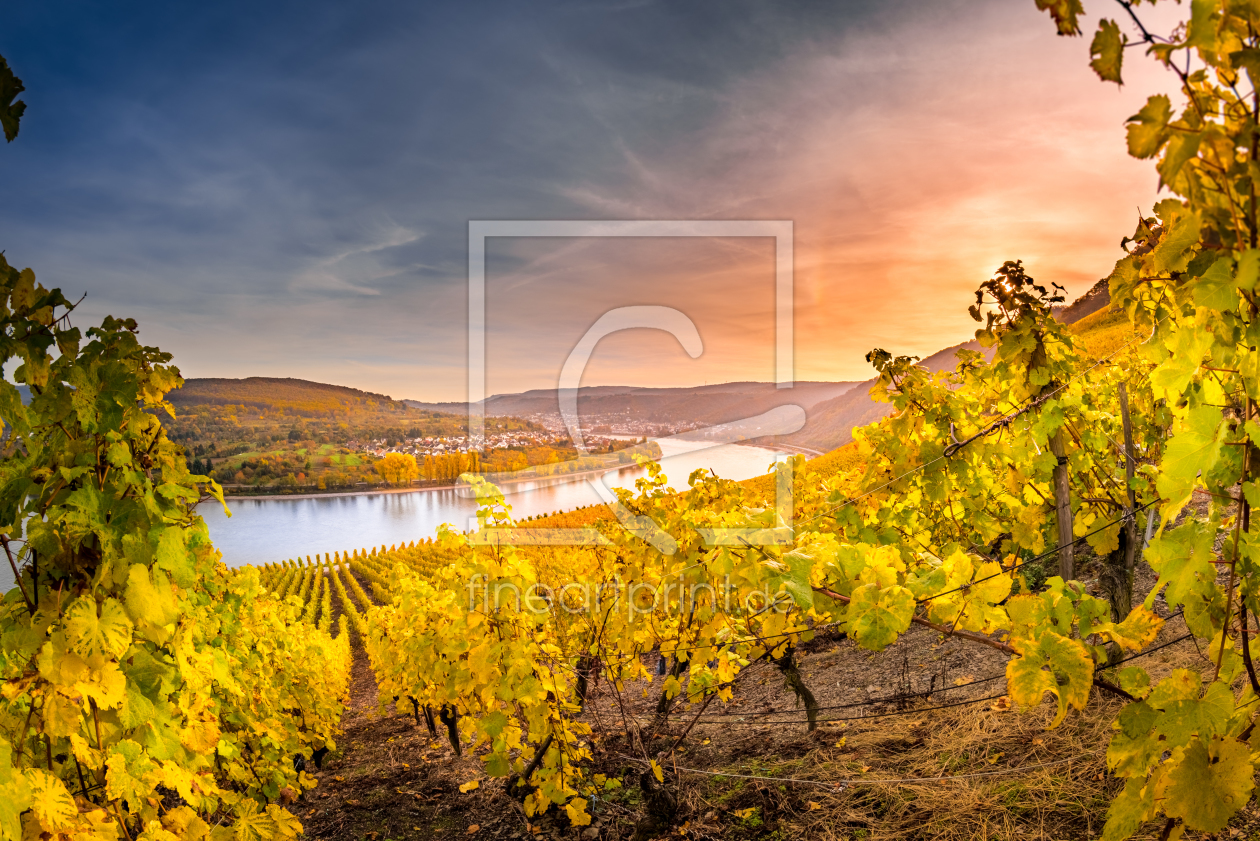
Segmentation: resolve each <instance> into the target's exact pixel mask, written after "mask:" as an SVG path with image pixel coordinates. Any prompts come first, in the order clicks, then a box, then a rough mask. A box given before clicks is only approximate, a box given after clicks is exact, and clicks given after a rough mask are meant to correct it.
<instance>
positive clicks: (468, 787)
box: [459, 780, 481, 794]
mask: <svg viewBox="0 0 1260 841" xmlns="http://www.w3.org/2000/svg"><path fill="white" fill-rule="evenodd" d="M480 785H481V783H480V782H478V781H477V780H469V781H468V782H466V783H464V784H463V785H462V786H460V787H459V793H460V794H467V793H468V792H470V791H472V790H473V789H475V788H477V787H478V786H480Z"/></svg>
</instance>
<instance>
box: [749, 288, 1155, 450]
mask: <svg viewBox="0 0 1260 841" xmlns="http://www.w3.org/2000/svg"><path fill="white" fill-rule="evenodd" d="M1110 301H1111V296H1110V295H1109V294H1108V292H1107V284H1106V281H1101V280H1100V281H1099V282H1098V283H1097V284H1095V285H1094V287H1093V288H1092V289H1090V290H1089V291H1088V292H1086V293H1085V294H1084V295H1082V296H1081V297H1080V298H1077V299H1076V300H1075V301H1073V302H1072V304H1071V305H1069V306H1066V307H1063V308H1061V309H1058V310H1056V311H1055V318H1057V319H1059V320H1060V321H1062V322H1063V323H1065V324H1069V325H1072V329H1073V332H1074V333H1076V334H1077V335H1078V336H1080V337H1081V338H1082V340H1083V341H1084V342H1085V344H1086V346H1087V347H1088V348H1089V350H1090V352H1091V353H1094V354H1096V355H1098V356H1106V355H1107V354H1108V353H1111V352H1112V351H1114V350H1115V349H1116V348H1118V347H1120V345H1121V344H1123V343H1124V342H1127V341H1129V339H1130V338H1131V337H1132V330H1131V328H1130V327H1129V323H1128V319H1126V318H1125V317H1124V313H1117V312H1114V311H1112V309H1111V307H1110ZM960 350H975V351H979V350H982V348H981V347H980V344H979V342H976V341H974V340H973V341H970V342H963V343H962V344H959V345H954V346H953V347H949V348H945V349H944V350H941V351H937V352H936V353H934V354H932V355H931V356H929V357H927V358H926V359H924V360H923V361H922V362H920V363H919V365H921V366H922V367H924V368H926V369H927V370H929V371H932V372H936V371H943V370H946V369H949V368H953V367H954V365H955V364H956V363H957V358H958V351H960ZM873 385H875V380H874V379H870V380H867V381H866V382H864V383H859V384H858V385H856V386H854V387H853V388H852V389H850V390H849V391H848V392H847V393H845V394H843V395H841V396H839V397H836V398H833V399H832V400H829V401H827V402H825V403H820V404H819V405H817V406H816V407H814V409H813V411H811V412H810V413H809V421H808V422H807V423H806V424H805V427H804V428H803V429H801V430H800V431H799V432H796V433H793V434H792V435H784V436H778V437H776V438H774V439H771V440H769V441H767V443H777V444H790V445H793V446H797V447H808V448H810V449H814V450H821V451H823V452H830V451H831V450H834V449H836V448H837V447H843V446H844V445H845V444H847V443H849V442H850V441H852V440H853V430H854V429H857V428H858V427H860V426H865V425H866V424H868V423H874V422H875V421H877V420H879V419H880V418H883V417H887V416H888V414H889V413H890V412H891V411H892V406H891V405H890V404H888V403H877V402H876V401H874V400H872V399H871V396H870V390H871V387H872V386H873Z"/></svg>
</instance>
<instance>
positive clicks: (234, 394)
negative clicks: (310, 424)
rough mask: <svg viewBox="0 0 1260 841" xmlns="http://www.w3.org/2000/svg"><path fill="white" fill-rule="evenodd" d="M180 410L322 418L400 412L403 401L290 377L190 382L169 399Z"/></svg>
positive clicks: (198, 380)
mask: <svg viewBox="0 0 1260 841" xmlns="http://www.w3.org/2000/svg"><path fill="white" fill-rule="evenodd" d="M168 399H169V400H170V401H171V403H172V404H173V405H175V406H176V407H180V406H232V405H236V406H248V407H250V408H255V409H279V410H283V411H285V412H286V413H289V414H298V415H325V414H328V413H329V412H339V413H340V412H346V411H369V412H389V411H403V410H405V408H406V407H405V406H404V404H403V403H402V401H399V400H394V399H393V398H392V397H389V396H387V395H384V394H374V393H372V392H370V391H360V390H359V389H357V388H348V387H346V386H340V385H328V384H327V383H316V382H310V381H309V380H297V379H293V378H291V377H284V378H280V377H246V378H245V379H240V380H234V379H224V378H220V377H206V378H193V379H188V380H185V381H184V387H183V388H179V389H176V390H175V391H172V392H171V393H170V396H169V398H168Z"/></svg>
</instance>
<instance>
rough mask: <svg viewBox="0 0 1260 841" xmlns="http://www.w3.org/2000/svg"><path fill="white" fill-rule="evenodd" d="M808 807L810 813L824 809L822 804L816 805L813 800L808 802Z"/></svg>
mask: <svg viewBox="0 0 1260 841" xmlns="http://www.w3.org/2000/svg"><path fill="white" fill-rule="evenodd" d="M806 805H807V806H809V811H811V812H817V811H818V810H819V809H821V808H822V806H821V805H820V804H818V803H815V802H814V801H813V800H810V801H807V802H806Z"/></svg>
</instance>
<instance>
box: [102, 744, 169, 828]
mask: <svg viewBox="0 0 1260 841" xmlns="http://www.w3.org/2000/svg"><path fill="white" fill-rule="evenodd" d="M105 767H106V771H105V793H106V794H108V795H109V797H110V798H111V799H114V798H119V799H121V800H123V801H124V802H125V803H126V804H127V808H128V809H129V810H130V811H132V812H137V811H139V810H140V809H141V808H142V807H143V806H144V801H145V798H146V797H148V796H149V794H150V792H152V791H153V783H152V782H151V781H150V779H149V777H150V775H151V774H153V772H154V771H156V770H157V766H156V765H154V764H153V761H152V760H151V759H150V758H149V756H148V754H146V753H145V752H144V749H143V748H141V747H140V745H139V744H137V743H136V742H134V741H132V740H131V739H123V740H122V741H120V742H119V743H118V744H116V745H114V751H113V753H111V754H110V755H109V759H107V760H106V761H105Z"/></svg>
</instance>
